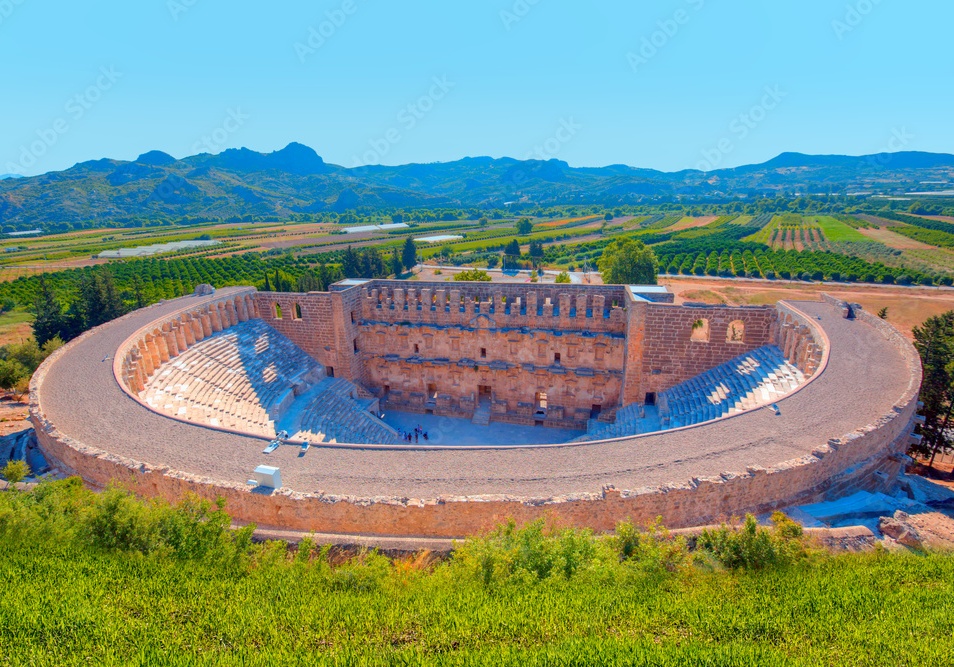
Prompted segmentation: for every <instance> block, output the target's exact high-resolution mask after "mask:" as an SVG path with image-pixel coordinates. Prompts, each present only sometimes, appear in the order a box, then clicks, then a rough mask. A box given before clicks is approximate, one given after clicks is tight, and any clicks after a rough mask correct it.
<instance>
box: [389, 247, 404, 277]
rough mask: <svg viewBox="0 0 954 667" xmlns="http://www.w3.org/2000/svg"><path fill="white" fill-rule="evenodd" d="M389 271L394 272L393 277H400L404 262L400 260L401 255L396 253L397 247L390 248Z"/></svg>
mask: <svg viewBox="0 0 954 667" xmlns="http://www.w3.org/2000/svg"><path fill="white" fill-rule="evenodd" d="M390 263H391V273H393V274H394V277H395V278H398V277H400V275H401V270H402V269H403V268H404V262H402V261H401V256H400V255H398V251H397V248H392V249H391V260H390Z"/></svg>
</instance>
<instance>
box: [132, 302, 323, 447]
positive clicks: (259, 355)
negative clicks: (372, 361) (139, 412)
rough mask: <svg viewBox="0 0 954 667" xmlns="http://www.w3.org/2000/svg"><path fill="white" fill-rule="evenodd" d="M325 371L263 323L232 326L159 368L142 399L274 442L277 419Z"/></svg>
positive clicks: (159, 407)
mask: <svg viewBox="0 0 954 667" xmlns="http://www.w3.org/2000/svg"><path fill="white" fill-rule="evenodd" d="M322 377H324V368H323V367H322V366H321V364H319V363H317V362H316V361H315V360H314V359H312V358H311V357H310V356H308V355H307V354H305V353H304V352H303V351H302V350H301V349H299V348H298V347H297V346H296V345H295V344H294V343H292V342H291V341H290V340H289V339H288V338H286V337H285V336H283V335H282V334H280V333H279V332H277V331H275V330H274V329H273V328H271V327H270V326H268V325H267V324H265V323H264V322H262V321H261V320H249V321H247V322H241V323H239V324H236V325H235V326H232V327H230V328H228V329H226V330H224V331H222V332H220V333H217V334H215V335H213V336H210V337H209V338H206V339H205V340H203V341H201V342H199V343H196V344H195V345H193V346H192V347H191V348H189V349H188V350H186V351H185V352H183V353H182V354H181V355H179V356H178V357H176V358H174V359H172V360H170V361H169V362H168V363H166V364H164V365H163V366H162V367H160V368H159V369H158V370H157V371H156V373H155V374H153V376H152V377H151V378H150V380H149V382H148V383H147V385H146V388H145V389H144V390H143V392H142V393H141V394H140V398H142V399H143V400H144V401H145V402H146V403H147V404H148V405H149V406H150V407H152V408H154V409H156V410H158V411H160V412H165V413H167V414H170V415H173V416H176V417H178V418H180V419H186V420H188V421H194V422H197V423H202V424H207V425H209V426H216V427H221V428H231V429H235V430H238V431H244V432H247V433H254V434H256V435H263V436H267V437H273V436H274V435H275V419H276V418H277V417H278V416H279V415H280V414H281V413H282V412H283V411H284V410H286V409H287V408H288V407H289V406H290V405H291V404H292V403H293V402H294V401H295V398H296V397H297V396H299V395H301V394H303V393H305V392H307V391H308V390H309V389H310V388H311V387H312V386H313V385H314V384H315V383H316V382H318V381H319V380H320V379H321V378H322Z"/></svg>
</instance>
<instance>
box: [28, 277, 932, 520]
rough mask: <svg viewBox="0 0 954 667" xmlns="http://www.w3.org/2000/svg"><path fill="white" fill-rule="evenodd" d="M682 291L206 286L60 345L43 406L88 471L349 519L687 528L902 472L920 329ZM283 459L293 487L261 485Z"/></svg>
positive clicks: (847, 309) (851, 311) (47, 426)
mask: <svg viewBox="0 0 954 667" xmlns="http://www.w3.org/2000/svg"><path fill="white" fill-rule="evenodd" d="M672 301H673V298H672V295H671V294H670V293H669V292H668V291H666V290H665V289H664V288H658V287H639V286H634V287H623V286H579V285H529V284H528V285H509V284H508V285H504V284H461V283H457V284H453V285H450V284H447V283H423V282H418V283H407V282H397V281H384V280H375V281H343V282H341V283H338V284H336V285H334V286H332V288H331V289H330V290H329V291H328V292H313V293H308V294H287V293H281V294H279V293H264V292H258V291H256V290H255V289H253V288H227V289H222V290H219V291H217V292H216V291H214V290H212V289H211V288H208V287H207V286H203V287H200V288H199V289H197V290H196V294H195V295H193V296H189V297H184V298H181V299H176V300H173V301H168V302H164V303H161V304H158V305H155V306H152V307H149V308H145V309H142V310H139V311H136V312H133V313H130V314H129V315H127V316H125V317H122V318H120V319H118V320H115V321H113V322H110V323H108V324H105V325H103V326H101V327H98V328H97V329H94V330H92V331H90V332H87V333H86V334H84V335H83V336H81V337H80V338H78V339H76V340H74V341H72V342H71V343H69V344H68V345H66V346H65V347H63V348H62V349H61V350H59V351H58V352H57V353H55V354H54V355H53V356H51V357H50V358H49V359H48V360H47V361H46V362H45V363H44V364H43V365H42V366H41V368H40V369H39V371H38V372H37V373H36V375H35V376H34V379H33V383H32V386H31V413H32V420H33V422H34V425H35V427H36V431H37V436H38V439H39V442H40V444H41V446H42V448H43V450H44V452H45V454H46V455H47V456H48V457H49V458H50V459H51V461H52V462H53V463H54V465H55V466H56V467H57V468H59V469H60V470H61V471H62V472H64V473H75V474H78V475H80V476H82V477H83V479H84V480H86V482H87V483H89V484H90V485H93V486H97V487H102V486H104V485H106V484H108V483H110V481H116V482H118V483H120V484H123V485H125V486H127V487H129V488H131V489H133V490H134V491H136V492H137V493H139V494H142V495H146V496H160V497H164V498H167V499H169V500H176V499H178V498H181V497H182V496H183V495H185V494H186V493H189V492H193V493H196V494H199V495H201V496H204V497H208V498H224V499H225V501H226V503H227V509H228V510H229V511H230V513H231V514H232V515H233V516H234V517H235V518H236V520H238V521H243V522H244V521H248V522H255V523H256V524H258V525H259V526H265V527H274V528H282V529H288V530H297V531H315V532H321V533H336V534H343V535H372V536H420V537H440V538H447V537H461V536H465V535H469V534H474V533H477V532H480V531H482V530H485V529H488V528H490V527H492V526H493V525H495V524H497V523H499V522H501V521H504V520H506V519H508V518H514V519H516V520H517V521H518V522H521V521H526V520H530V519H533V518H536V517H539V516H544V515H549V516H551V517H552V518H553V519H554V520H556V521H561V522H564V523H567V524H572V525H579V526H589V527H592V528H594V529H596V530H600V531H603V530H611V529H612V528H613V527H614V525H615V523H616V522H618V521H620V520H623V519H631V520H633V521H637V522H643V521H647V520H650V519H653V518H655V517H657V516H661V517H662V518H663V520H664V522H665V523H666V524H667V525H669V526H672V527H680V526H688V525H697V524H701V523H707V522H712V521H717V520H720V519H725V518H730V517H733V516H739V515H741V514H743V513H746V512H762V511H767V510H771V509H774V508H777V507H784V506H787V505H791V504H795V503H802V502H813V501H816V500H820V499H825V498H831V497H837V496H838V495H839V494H842V493H844V492H845V491H846V490H848V489H862V488H863V489H870V490H874V489H876V488H885V487H887V486H889V485H890V484H891V483H892V482H893V480H894V477H895V476H896V475H897V473H898V470H899V468H900V465H901V460H902V454H903V452H904V451H905V449H906V448H907V446H908V445H909V443H910V441H911V438H912V437H914V436H912V435H911V433H912V430H913V424H914V421H915V420H916V419H918V417H917V415H916V409H917V405H916V402H917V392H918V387H919V384H920V373H921V370H920V364H919V361H918V357H917V353H916V352H915V350H914V349H913V347H912V346H911V345H910V343H909V342H908V341H907V340H906V339H905V338H904V337H903V336H901V335H900V334H899V333H898V332H897V331H895V330H894V329H893V328H892V327H890V326H889V325H888V324H886V323H885V322H883V321H881V320H879V319H878V318H876V317H873V316H871V315H870V314H868V313H866V312H864V311H862V310H861V309H860V308H858V307H852V306H850V305H848V304H845V303H842V302H839V301H836V300H834V299H830V298H826V300H825V301H820V302H780V303H778V304H777V305H775V306H764V307H743V308H734V307H727V306H707V305H701V304H699V305H696V304H683V305H674V304H673V302H672ZM382 414H384V415H385V419H382V418H381V416H382ZM397 414H403V415H408V414H411V415H421V419H431V420H434V419H442V418H443V419H446V420H447V422H446V423H448V424H450V423H452V422H453V423H457V424H460V423H463V424H465V425H466V430H467V431H468V433H469V435H470V437H471V438H476V439H477V440H476V441H477V442H478V443H480V444H478V445H477V446H474V445H473V444H471V445H469V446H462V445H461V444H460V443H459V442H456V443H455V442H452V441H445V442H438V441H437V440H438V439H434V441H429V442H427V443H426V444H425V443H424V442H423V441H419V442H418V443H417V444H414V443H413V442H411V443H408V442H407V440H406V438H405V436H404V434H403V432H399V430H400V428H398V427H396V426H395V425H394V422H393V421H390V420H389V418H388V416H389V415H397ZM425 415H427V416H425ZM430 415H436V417H432V416H430ZM459 420H467V421H466V422H462V421H459ZM389 422H390V423H389ZM432 423H433V422H432ZM507 429H516V430H510V431H508V430H507ZM520 429H523V430H522V431H521V430H520ZM277 432H282V433H283V436H284V437H283V438H282V439H283V440H284V444H282V445H280V446H278V447H277V448H275V447H268V445H269V443H270V441H273V440H275V438H276V433H277ZM501 433H532V434H533V435H534V436H535V440H534V442H539V441H541V440H540V438H541V437H542V438H543V441H546V440H547V438H548V437H550V434H553V435H552V441H553V442H552V444H546V445H527V444H526V442H521V441H520V438H519V437H514V438H513V439H512V440H511V441H506V440H505V439H506V437H510V436H503V435H500V434H501ZM284 434H287V435H284ZM541 434H543V435H542V436H541ZM305 442H307V443H309V444H310V448H307V449H306V448H303V447H302V443H305ZM289 445H290V446H289ZM266 447H268V449H271V450H273V451H271V453H268V454H266V453H265V452H264V450H265V448H266ZM262 464H266V465H269V466H273V467H277V468H279V470H280V475H281V480H282V485H281V488H277V489H274V488H270V487H266V486H254V485H250V484H249V479H250V477H252V473H253V470H255V468H256V467H258V466H260V465H262Z"/></svg>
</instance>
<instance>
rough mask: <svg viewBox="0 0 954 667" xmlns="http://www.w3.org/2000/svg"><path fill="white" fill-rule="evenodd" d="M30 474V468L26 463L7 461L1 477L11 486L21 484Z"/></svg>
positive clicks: (0, 473)
mask: <svg viewBox="0 0 954 667" xmlns="http://www.w3.org/2000/svg"><path fill="white" fill-rule="evenodd" d="M29 474H30V468H29V467H27V464H26V462H25V461H19V460H12V461H7V465H5V466H3V469H2V470H0V475H2V476H3V478H4V479H5V480H7V481H8V482H10V483H11V484H19V483H20V482H22V481H23V480H24V479H26V477H27V476H28V475H29Z"/></svg>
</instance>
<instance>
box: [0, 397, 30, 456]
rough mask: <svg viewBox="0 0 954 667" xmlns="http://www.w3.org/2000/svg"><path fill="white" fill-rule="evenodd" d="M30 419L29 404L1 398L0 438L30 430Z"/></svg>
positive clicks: (9, 398) (11, 398)
mask: <svg viewBox="0 0 954 667" xmlns="http://www.w3.org/2000/svg"><path fill="white" fill-rule="evenodd" d="M29 417H30V405H29V403H21V402H19V401H17V400H15V399H14V397H12V396H9V395H6V396H2V397H0V437H3V436H5V435H10V434H11V433H17V432H18V431H22V430H23V429H27V428H30V427H31V426H32V424H31V423H30V421H29ZM4 463H5V461H4Z"/></svg>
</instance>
